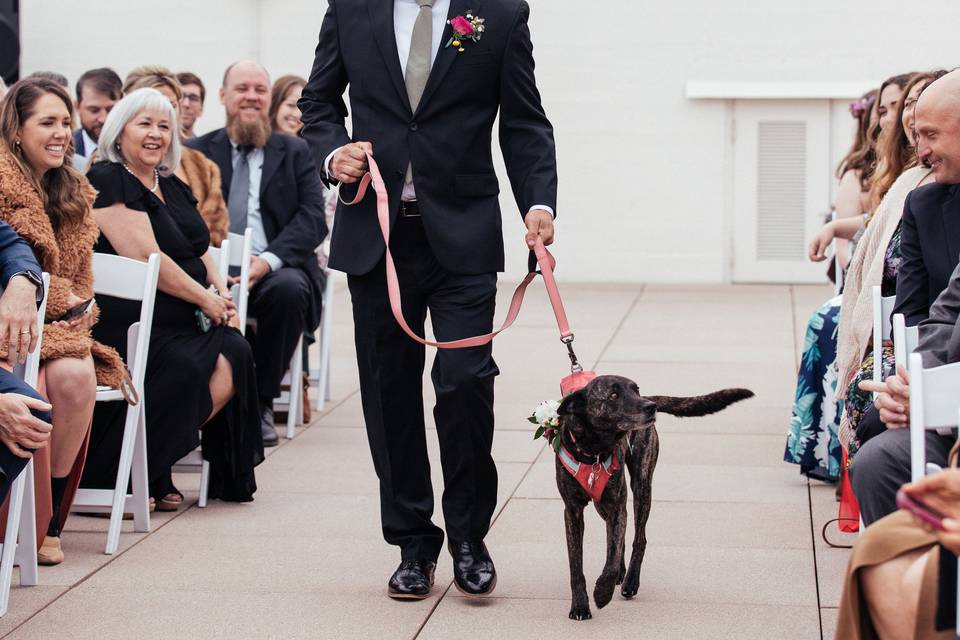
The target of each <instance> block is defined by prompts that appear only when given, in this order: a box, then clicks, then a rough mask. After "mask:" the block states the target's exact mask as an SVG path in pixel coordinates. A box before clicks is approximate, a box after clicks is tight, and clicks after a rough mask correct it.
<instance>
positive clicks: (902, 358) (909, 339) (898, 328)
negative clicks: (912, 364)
mask: <svg viewBox="0 0 960 640" xmlns="http://www.w3.org/2000/svg"><path fill="white" fill-rule="evenodd" d="M918 342H920V328H919V327H916V326H913V327H908V326H907V322H906V318H905V316H904V315H903V314H902V313H896V314H894V316H893V353H894V360H895V361H896V363H897V365H901V364H902V365H903V366H904V367H906V366H907V356H909V355H910V354H911V353H913V352H914V351H915V350H916V348H917V343H918Z"/></svg>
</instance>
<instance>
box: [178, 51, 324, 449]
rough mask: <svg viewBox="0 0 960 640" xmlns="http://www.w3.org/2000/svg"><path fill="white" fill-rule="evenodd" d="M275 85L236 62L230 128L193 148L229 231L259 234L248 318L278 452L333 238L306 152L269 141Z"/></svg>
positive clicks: (255, 67) (226, 80) (228, 85)
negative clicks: (210, 170) (277, 403)
mask: <svg viewBox="0 0 960 640" xmlns="http://www.w3.org/2000/svg"><path fill="white" fill-rule="evenodd" d="M269 94H270V79H269V77H268V75H267V72H266V70H264V68H263V67H262V66H260V65H259V64H257V63H255V62H237V63H235V64H233V65H231V66H230V67H229V68H228V69H227V71H226V73H225V74H224V77H223V87H222V88H221V89H220V96H221V98H222V101H223V104H224V106H225V107H226V111H227V127H226V128H225V129H218V130H217V131H213V132H211V133H208V134H206V135H204V136H202V137H200V138H196V139H194V140H190V141H189V142H188V143H187V144H189V145H190V146H192V147H193V148H195V149H199V150H200V151H202V152H203V153H205V154H206V155H207V157H208V158H210V159H212V160H213V161H214V162H216V163H217V164H218V165H220V174H221V176H223V192H224V194H225V195H226V197H227V205H228V207H229V210H230V231H232V232H234V233H243V232H244V229H246V228H247V227H250V228H251V229H253V253H254V256H253V259H252V260H251V263H250V301H249V309H250V316H251V317H252V318H256V321H257V327H256V331H255V332H248V335H250V336H251V337H252V339H253V353H254V359H255V360H256V362H257V389H259V392H260V415H261V421H262V427H263V439H264V444H265V445H267V446H270V445H275V444H277V434H276V431H275V430H274V424H273V399H274V398H276V397H278V396H279V395H280V383H281V381H282V380H283V376H284V373H285V372H286V370H287V367H288V365H289V363H290V358H291V357H292V356H293V352H294V351H295V350H296V348H297V343H298V342H299V340H300V336H301V335H302V334H303V332H304V331H305V330H306V331H310V332H313V331H315V330H316V328H317V325H318V324H319V322H320V298H321V296H322V294H323V283H324V277H323V272H322V271H321V270H320V267H319V265H318V264H317V256H316V253H315V250H316V248H317V247H318V246H319V245H320V243H321V242H323V239H324V237H325V236H326V235H327V225H326V222H325V221H324V214H323V208H324V200H323V186H322V185H321V183H320V178H319V174H318V173H317V169H316V167H315V166H314V163H313V159H312V158H311V156H310V151H309V149H308V148H307V144H306V143H305V142H304V141H303V140H301V139H300V138H293V137H291V136H286V135H280V134H277V133H273V134H271V132H270V123H269V120H268V118H267V100H268V96H269Z"/></svg>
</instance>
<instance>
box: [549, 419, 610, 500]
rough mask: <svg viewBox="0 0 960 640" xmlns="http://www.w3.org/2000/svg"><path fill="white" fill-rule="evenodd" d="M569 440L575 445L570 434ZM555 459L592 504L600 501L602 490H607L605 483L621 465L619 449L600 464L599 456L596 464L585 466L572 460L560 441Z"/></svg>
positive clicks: (574, 440)
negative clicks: (556, 458) (558, 459)
mask: <svg viewBox="0 0 960 640" xmlns="http://www.w3.org/2000/svg"><path fill="white" fill-rule="evenodd" d="M556 437H557V438H559V437H560V434H557V435H556ZM570 438H571V439H572V440H573V442H574V443H576V439H575V438H574V437H573V434H572V433H571V434H570ZM557 457H558V458H560V463H561V464H562V465H563V468H564V469H566V470H567V471H569V472H570V475H572V476H573V477H574V478H575V479H576V481H577V482H578V483H580V486H581V487H583V490H584V491H586V492H587V495H588V496H590V499H591V500H593V501H594V502H599V501H600V498H601V497H602V496H603V490H604V489H606V488H607V483H608V482H610V478H612V477H613V474H615V473H616V472H617V471H619V470H620V465H621V462H620V449H619V447H618V448H616V449H614V450H613V453H611V454H610V455H609V456H607V459H606V460H605V461H603V462H602V463H601V462H600V456H597V460H596V462H594V463H593V464H587V463H585V462H580V461H579V460H577V459H576V458H574V457H573V454H571V453H570V452H569V451H568V450H567V448H566V447H565V446H564V445H563V442H562V441H561V443H560V448H559V450H558V451H557Z"/></svg>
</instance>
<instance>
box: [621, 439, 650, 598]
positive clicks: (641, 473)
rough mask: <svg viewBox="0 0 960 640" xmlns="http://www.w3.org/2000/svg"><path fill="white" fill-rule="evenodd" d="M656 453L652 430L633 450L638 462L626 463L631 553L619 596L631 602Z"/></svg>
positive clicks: (640, 559)
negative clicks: (630, 516)
mask: <svg viewBox="0 0 960 640" xmlns="http://www.w3.org/2000/svg"><path fill="white" fill-rule="evenodd" d="M659 453H660V440H659V438H658V437H657V432H656V431H655V430H652V431H651V432H650V435H649V438H648V439H647V441H646V442H645V443H644V445H643V447H642V448H640V447H637V446H636V445H635V446H634V454H633V455H636V456H638V457H639V459H635V460H631V461H630V471H631V473H630V490H631V492H632V493H633V521H634V528H635V532H634V535H633V550H632V552H631V554H630V566H629V567H628V568H627V575H626V576H624V578H623V584H622V585H621V587H620V594H621V595H622V596H623V597H624V598H632V597H634V596H635V595H637V592H638V591H639V590H640V566H641V565H642V564H643V554H644V553H646V550H647V519H648V518H649V517H650V506H651V504H652V503H653V470H654V468H655V467H656V466H657V457H658V455H659Z"/></svg>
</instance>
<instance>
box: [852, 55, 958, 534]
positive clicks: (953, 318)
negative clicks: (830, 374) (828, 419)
mask: <svg viewBox="0 0 960 640" xmlns="http://www.w3.org/2000/svg"><path fill="white" fill-rule="evenodd" d="M915 127H916V131H917V153H918V155H919V156H920V159H921V160H923V161H924V162H925V163H926V164H928V165H930V166H931V167H932V168H933V171H934V177H935V178H936V181H937V182H936V183H935V184H930V185H927V186H924V187H920V188H919V189H916V190H914V191H913V192H911V193H910V195H908V196H907V200H906V203H905V204H904V210H903V232H902V234H901V241H900V251H901V255H902V261H901V264H900V270H899V271H898V273H897V303H896V306H895V308H894V313H902V314H904V316H905V317H906V324H907V325H908V326H913V325H916V324H919V325H920V343H919V344H918V346H917V351H919V352H920V353H921V354H922V355H923V358H924V366H927V367H932V366H937V365H940V364H946V363H947V362H955V361H957V360H956V358H957V357H958V356H960V342H958V343H956V344H954V341H955V338H954V337H953V336H954V335H960V334H957V331H958V329H957V328H956V322H957V312H958V309H960V304H958V301H960V278H958V276H957V264H958V255H960V198H958V197H957V195H958V193H960V73H958V72H956V71H954V72H952V73H949V74H947V75H945V76H943V77H942V78H940V79H939V80H937V81H936V82H934V83H933V84H931V85H930V86H929V87H927V88H926V89H925V90H924V92H923V93H922V94H921V96H920V100H919V101H918V102H917V107H916V117H915ZM951 274H952V276H951ZM948 284H949V286H948ZM905 364H906V363H897V368H898V371H897V374H896V375H892V376H890V377H888V378H887V379H886V380H885V381H884V382H882V383H874V382H873V381H869V382H863V383H861V384H860V387H861V389H864V390H867V391H874V392H877V393H879V395H878V397H877V398H876V400H875V401H874V404H875V407H874V408H872V409H871V410H870V411H868V412H867V413H866V414H864V417H863V419H862V420H861V423H863V422H864V421H867V420H868V419H869V420H871V421H874V422H878V423H879V422H882V423H883V426H881V427H880V428H879V429H883V428H884V426H885V429H886V430H884V431H882V432H881V433H879V434H878V435H876V436H874V437H873V438H871V439H870V440H868V441H867V442H866V443H865V444H864V445H863V446H862V447H861V448H860V450H859V451H858V452H857V454H856V456H855V457H854V462H853V465H852V466H851V468H850V477H851V480H852V481H853V489H854V493H855V494H856V496H857V500H858V501H859V503H860V509H861V514H862V515H863V520H864V522H865V523H866V524H870V523H872V522H873V521H875V520H877V519H878V518H882V517H883V516H885V515H887V514H889V513H892V512H893V511H895V510H896V508H897V507H896V492H897V489H899V488H900V486H901V485H902V484H903V483H905V482H909V481H910V430H909V429H907V428H906V427H907V426H908V417H909V415H910V412H909V405H910V391H909V388H910V387H909V378H908V376H907V372H906V369H905V368H904V365H905ZM879 429H875V430H874V431H877V430H879ZM859 431H860V428H859V427H858V432H859ZM926 442H927V447H926V450H927V457H928V460H929V461H930V462H933V463H935V464H939V465H940V466H944V465H945V464H946V461H947V454H948V453H949V451H950V448H951V446H952V445H953V443H954V442H956V437H955V436H954V435H953V434H949V435H944V434H940V433H937V432H936V431H931V432H928V433H927V436H926Z"/></svg>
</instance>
